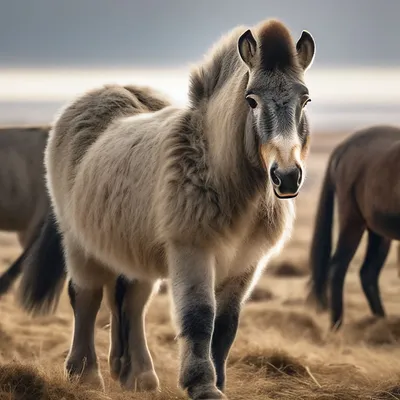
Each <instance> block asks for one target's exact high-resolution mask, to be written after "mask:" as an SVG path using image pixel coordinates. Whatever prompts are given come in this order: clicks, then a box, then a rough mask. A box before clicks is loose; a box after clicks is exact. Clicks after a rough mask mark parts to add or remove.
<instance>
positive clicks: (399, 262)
mask: <svg viewBox="0 0 400 400" xmlns="http://www.w3.org/2000/svg"><path fill="white" fill-rule="evenodd" d="M397 276H398V277H399V278H400V242H397Z"/></svg>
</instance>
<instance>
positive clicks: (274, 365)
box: [0, 134, 400, 400]
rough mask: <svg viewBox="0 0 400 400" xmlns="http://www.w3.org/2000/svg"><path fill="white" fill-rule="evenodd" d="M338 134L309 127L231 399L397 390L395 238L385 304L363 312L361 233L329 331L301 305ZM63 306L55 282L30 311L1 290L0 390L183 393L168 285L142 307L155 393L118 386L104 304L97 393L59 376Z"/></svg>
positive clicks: (163, 396)
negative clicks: (284, 235) (287, 221)
mask: <svg viewBox="0 0 400 400" xmlns="http://www.w3.org/2000/svg"><path fill="white" fill-rule="evenodd" d="M342 137H343V136H342V135H331V134H324V135H314V138H313V143H312V149H311V154H310V159H309V168H308V179H307V181H306V185H305V187H304V189H303V191H302V193H301V194H300V196H299V198H298V200H297V221H296V225H295V229H294V233H293V236H292V239H291V241H290V243H289V244H288V245H287V246H286V248H285V249H284V250H283V252H282V253H281V255H280V256H279V257H278V258H277V259H275V260H273V262H272V263H271V265H270V267H269V268H268V269H267V271H266V272H265V274H264V276H263V277H262V279H261V281H260V282H259V284H258V285H257V287H256V289H255V292H254V294H253V296H252V298H251V300H250V301H249V302H248V303H247V304H246V305H245V307H244V309H243V313H242V317H241V321H240V327H239V331H238V335H237V339H236V341H235V343H234V345H233V348H232V352H231V355H230V359H229V365H228V381H227V395H228V396H229V399H230V400H244V399H246V400H261V399H287V400H295V399H296V400H297V399H337V400H347V399H376V400H378V399H388V400H390V399H400V343H399V341H400V279H399V278H398V276H397V269H396V262H395V261H396V258H395V246H393V247H392V249H391V253H390V256H389V259H388V261H387V263H386V266H385V267H384V269H383V272H382V275H381V279H380V286H381V290H382V297H383V302H384V305H385V307H386V310H387V312H388V314H389V317H388V319H387V321H375V320H374V319H373V318H371V314H370V311H369V309H368V308H367V303H366V299H365V297H364V295H363V294H362V292H361V285H360V282H359V275H358V271H359V265H360V262H361V258H362V256H363V254H364V242H363V245H362V246H361V248H360V249H359V251H358V252H357V255H356V257H355V259H354V260H353V264H352V265H351V268H350V271H349V273H348V275H347V278H346V286H345V321H344V326H343V329H342V331H341V332H339V333H337V334H334V335H333V334H329V333H328V326H329V325H328V316H327V315H325V314H321V315H317V314H316V313H315V312H314V310H312V309H310V308H309V307H307V306H305V304H304V298H305V294H306V290H305V285H306V281H307V273H308V272H307V268H308V266H307V253H308V249H309V243H310V238H311V234H312V226H313V218H314V213H315V210H316V203H317V201H318V196H319V188H320V183H321V179H322V175H323V172H324V169H325V165H326V162H327V158H328V155H329V152H330V151H331V150H332V147H333V146H334V144H335V143H337V141H338V140H340V139H341V138H342ZM19 252H20V248H19V246H18V244H17V241H16V239H15V238H14V236H13V235H11V234H5V233H2V234H0V263H1V267H0V268H1V269H4V268H5V267H6V266H7V265H9V263H10V262H11V261H12V260H13V259H14V258H16V256H17V255H18V254H19ZM71 329H72V312H71V309H70V306H69V301H68V298H67V296H66V291H65V290H64V292H63V296H62V299H61V302H60V305H59V308H58V310H57V312H56V313H55V315H53V316H49V317H40V318H37V319H31V318H28V317H26V315H25V314H24V313H22V312H21V311H20V310H19V309H18V306H17V304H16V301H15V298H14V294H13V293H12V292H11V293H10V294H8V295H7V296H5V297H4V298H2V299H0V400H3V399H24V400H44V399H46V400H47V399H48V400H56V399H57V400H62V399H65V400H70V399H71V400H72V399H76V400H78V399H93V400H94V399H117V400H119V399H155V400H157V399H159V400H167V399H185V396H184V394H183V393H182V392H181V391H180V390H179V389H177V385H176V383H177V368H178V363H177V358H178V349H177V343H176V341H175V340H174V336H175V333H174V329H173V326H172V324H171V321H170V314H169V298H168V294H165V293H162V294H158V295H157V296H156V297H155V298H154V299H153V301H152V304H151V306H150V309H149V313H148V316H147V336H148V340H149V347H150V350H151V352H152V355H153V357H154V362H155V366H156V370H157V372H158V375H159V378H160V380H161V385H162V390H161V393H151V394H147V395H144V394H140V393H136V394H135V393H126V392H125V393H124V392H123V391H122V390H121V389H120V388H119V386H118V385H117V384H116V383H115V382H114V381H112V379H111V378H110V375H109V373H108V368H107V354H108V336H109V326H108V313H107V310H106V308H105V306H104V307H102V309H101V311H100V314H99V316H98V320H97V336H96V343H97V352H98V356H99V358H100V362H101V367H102V371H103V376H104V381H105V385H106V391H105V393H101V392H97V391H93V390H91V389H90V388H85V387H81V386H78V385H77V384H76V383H74V382H67V381H66V380H65V379H64V377H63V372H62V367H63V362H64V358H65V356H66V353H67V351H68V348H69V344H70V336H71Z"/></svg>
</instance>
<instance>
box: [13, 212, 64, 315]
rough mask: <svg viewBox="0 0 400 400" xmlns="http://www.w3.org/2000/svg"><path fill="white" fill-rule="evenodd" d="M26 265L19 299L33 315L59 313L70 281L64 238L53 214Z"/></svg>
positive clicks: (36, 241)
mask: <svg viewBox="0 0 400 400" xmlns="http://www.w3.org/2000/svg"><path fill="white" fill-rule="evenodd" d="M21 262H22V269H23V274H22V279H21V283H20V285H19V288H18V298H19V301H20V304H21V306H22V308H23V309H24V310H25V311H27V312H28V313H29V314H33V315H38V314H42V315H44V314H49V313H52V312H54V311H55V309H56V308H57V305H58V301H59V299H60V295H61V291H62V289H63V287H64V282H65V279H66V270H65V263H64V253H63V246H62V237H61V234H60V232H59V231H58V227H57V222H56V220H55V217H54V215H53V214H52V213H51V212H50V213H49V214H48V215H47V217H46V219H45V221H44V224H43V226H42V229H41V232H40V235H39V236H38V237H37V239H36V240H35V241H34V242H33V244H32V245H31V246H30V248H29V249H27V251H26V254H25V256H24V258H23V260H22V261H21Z"/></svg>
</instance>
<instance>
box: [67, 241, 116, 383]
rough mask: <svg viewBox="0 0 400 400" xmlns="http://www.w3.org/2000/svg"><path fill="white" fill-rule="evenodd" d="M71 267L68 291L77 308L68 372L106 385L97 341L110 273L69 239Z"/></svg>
mask: <svg viewBox="0 0 400 400" xmlns="http://www.w3.org/2000/svg"><path fill="white" fill-rule="evenodd" d="M65 253H66V262H67V268H68V272H69V275H70V280H69V283H68V294H69V297H70V302H71V306H72V309H73V312H74V331H73V338H72V344H71V348H70V351H69V354H68V356H67V359H66V361H65V370H66V374H67V376H69V377H74V376H77V377H78V378H79V380H80V381H81V382H82V383H87V384H90V385H91V386H94V387H97V388H104V383H103V379H102V377H101V374H100V372H99V367H98V362H97V356H96V351H95V344H94V330H95V321H96V316H97V313H98V311H99V308H100V304H101V300H102V296H103V285H104V283H105V282H106V281H107V279H109V273H108V272H106V271H105V270H104V269H103V267H102V266H101V265H99V264H98V263H97V262H95V261H93V260H92V259H90V258H87V257H86V256H85V255H84V253H83V251H81V250H80V249H79V248H78V247H77V246H75V245H73V244H72V242H71V241H68V240H65Z"/></svg>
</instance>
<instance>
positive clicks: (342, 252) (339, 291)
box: [330, 204, 365, 330]
mask: <svg viewBox="0 0 400 400" xmlns="http://www.w3.org/2000/svg"><path fill="white" fill-rule="evenodd" d="M340 205H341V204H339V206H340ZM364 229H365V225H364V222H363V220H362V219H361V217H360V216H359V214H358V212H357V211H356V210H354V208H352V207H351V205H350V204H344V205H343V207H342V210H341V209H340V208H339V238H338V241H337V247H336V250H335V253H334V254H333V256H332V259H331V261H330V263H331V265H330V269H331V271H332V275H331V279H330V288H331V324H332V325H331V328H332V329H334V330H336V329H339V328H340V326H341V324H342V319H343V286H344V280H345V277H346V273H347V269H348V267H349V265H350V261H351V260H352V258H353V257H354V254H355V252H356V251H357V247H358V245H359V244H360V241H361V238H362V235H363V232H364Z"/></svg>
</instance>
